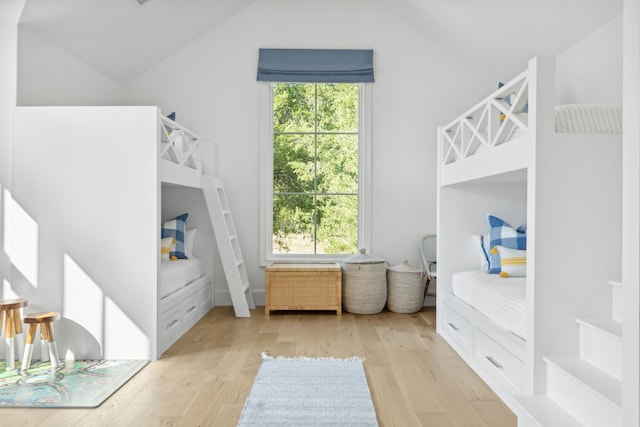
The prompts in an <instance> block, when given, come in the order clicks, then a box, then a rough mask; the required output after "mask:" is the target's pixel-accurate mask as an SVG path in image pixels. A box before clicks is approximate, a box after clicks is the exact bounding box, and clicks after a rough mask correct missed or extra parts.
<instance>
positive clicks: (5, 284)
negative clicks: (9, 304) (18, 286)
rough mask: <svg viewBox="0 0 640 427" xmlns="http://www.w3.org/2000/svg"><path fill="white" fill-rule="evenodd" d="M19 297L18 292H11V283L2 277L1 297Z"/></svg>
mask: <svg viewBox="0 0 640 427" xmlns="http://www.w3.org/2000/svg"><path fill="white" fill-rule="evenodd" d="M13 298H20V297H19V296H18V294H16V293H15V292H13V289H12V288H11V283H9V281H8V280H7V279H6V278H3V279H2V299H13Z"/></svg>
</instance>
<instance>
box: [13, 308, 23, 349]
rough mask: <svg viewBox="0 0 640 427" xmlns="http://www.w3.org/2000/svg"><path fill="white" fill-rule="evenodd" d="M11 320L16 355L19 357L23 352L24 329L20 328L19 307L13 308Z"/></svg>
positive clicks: (20, 314) (20, 315)
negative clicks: (13, 328) (14, 330)
mask: <svg viewBox="0 0 640 427" xmlns="http://www.w3.org/2000/svg"><path fill="white" fill-rule="evenodd" d="M13 321H14V324H15V329H16V334H15V339H16V349H17V352H16V355H17V357H18V358H20V357H21V356H22V354H23V352H24V331H23V330H22V313H21V312H20V309H19V308H16V309H14V310H13ZM18 360H20V359H18Z"/></svg>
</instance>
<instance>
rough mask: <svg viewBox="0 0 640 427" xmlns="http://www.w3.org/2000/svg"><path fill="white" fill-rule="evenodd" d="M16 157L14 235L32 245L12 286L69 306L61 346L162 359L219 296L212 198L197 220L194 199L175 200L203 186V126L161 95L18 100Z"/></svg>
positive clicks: (41, 302)
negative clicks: (170, 109)
mask: <svg viewBox="0 0 640 427" xmlns="http://www.w3.org/2000/svg"><path fill="white" fill-rule="evenodd" d="M12 160H13V161H12V197H13V200H15V204H16V206H19V208H18V209H16V210H15V211H16V212H18V213H19V215H18V214H14V215H13V216H14V217H18V216H20V217H24V218H12V224H14V225H16V226H15V227H14V228H15V230H14V231H15V232H14V233H13V235H14V237H15V239H18V238H25V239H26V240H27V241H26V243H27V245H26V246H27V247H31V246H34V247H33V248H31V249H27V250H26V251H27V252H25V254H26V255H24V256H22V255H21V254H20V253H19V251H15V253H14V256H13V257H12V263H13V264H14V266H15V274H12V282H13V283H12V286H13V288H14V290H16V291H17V293H19V294H20V295H21V296H24V297H27V298H28V299H29V301H30V305H31V306H37V307H39V308H42V309H47V310H59V311H60V312H61V314H62V320H61V321H60V322H59V325H58V327H57V335H58V345H59V346H61V347H63V348H62V350H61V354H65V353H66V355H67V357H69V355H70V354H71V356H72V357H75V358H81V359H82V358H130V359H156V358H158V357H160V355H161V354H162V353H163V352H164V351H165V350H167V348H169V346H171V344H173V343H174V342H175V341H176V340H177V339H178V338H179V337H180V336H181V335H183V334H184V333H185V332H186V331H187V330H188V329H189V328H190V327H191V326H192V325H194V324H195V323H196V322H197V321H198V320H199V319H200V318H201V317H202V316H203V315H204V314H205V313H206V312H207V311H208V310H209V309H210V308H211V307H212V302H213V301H212V295H213V293H212V286H213V283H212V277H213V251H214V249H213V248H214V243H213V233H212V230H211V223H210V222H209V215H208V213H207V212H206V207H204V209H205V210H204V212H203V213H201V214H200V215H199V217H200V220H199V221H200V223H199V224H198V223H197V222H196V223H195V224H192V221H191V219H190V218H192V217H193V213H194V212H193V211H194V210H197V209H198V207H197V206H193V205H185V206H176V203H175V202H174V203H168V200H167V194H170V193H171V192H172V191H174V192H175V191H182V190H180V189H184V191H190V190H189V189H201V188H202V186H203V184H202V182H203V179H202V177H203V175H202V168H201V163H200V159H199V138H198V136H197V135H196V134H194V133H193V132H191V131H189V130H187V129H185V128H184V127H183V126H181V125H179V124H178V123H176V122H174V121H173V120H170V119H169V118H167V117H165V116H164V115H163V114H161V112H160V110H159V108H157V107H20V108H17V109H16V112H15V124H14V138H13V145H12ZM199 192H200V194H202V191H199ZM200 197H201V198H202V195H201V196H200ZM167 206H171V209H172V210H173V211H170V209H169V208H167ZM202 206H205V205H204V199H203V202H202ZM202 206H201V207H200V209H202ZM163 208H164V209H163ZM163 210H164V212H163ZM187 213H189V214H191V217H189V215H182V216H180V215H179V214H187ZM176 217H178V219H177V220H176V219H175V218H176ZM202 218H204V220H203V219H202ZM185 220H186V221H185ZM176 223H177V224H176ZM176 226H177V227H184V229H182V230H180V231H179V232H178V233H177V234H178V235H177V240H176V239H174V237H172V238H170V239H163V238H162V237H165V236H169V235H171V236H176V234H175V233H174V234H161V233H170V231H169V229H172V228H175V227H176ZM198 226H200V231H198V233H197V234H196V233H195V227H198ZM207 227H208V228H207ZM203 228H204V229H203ZM163 229H164V230H163ZM180 237H185V238H186V242H182V243H181V242H180ZM198 239H201V240H200V241H199V242H197V240H198ZM163 243H166V244H163ZM183 244H185V245H186V246H183ZM163 246H166V247H167V250H169V251H171V253H170V254H168V253H165V254H164V255H163V254H162V253H161V252H162V247H163ZM194 247H195V249H194ZM198 248H201V249H202V251H201V253H202V254H204V257H203V256H199V255H198ZM185 251H186V254H185V253H184V252H185ZM176 255H177V256H176ZM185 255H186V256H185ZM21 258H25V259H28V258H33V259H32V261H33V262H34V263H35V268H34V273H33V274H27V273H25V271H29V269H28V268H27V269H23V268H22V264H23V263H22V262H21ZM163 258H164V259H163ZM171 258H174V260H171ZM176 258H177V259H176ZM181 258H188V259H181ZM27 264H28V263H27ZM27 264H25V265H27Z"/></svg>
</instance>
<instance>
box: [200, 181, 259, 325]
mask: <svg viewBox="0 0 640 427" xmlns="http://www.w3.org/2000/svg"><path fill="white" fill-rule="evenodd" d="M202 191H203V193H204V199H205V201H206V203H207V208H208V209H209V216H210V217H211V224H212V225H213V232H214V234H215V236H216V242H217V244H218V252H219V253H220V259H221V260H222V266H223V268H224V274H225V276H226V277H227V283H228V286H229V294H231V301H232V302H233V310H234V311H235V313H236V317H251V313H250V312H249V309H254V308H256V305H255V303H254V302H253V294H252V292H251V285H250V284H249V277H248V276H247V268H246V266H245V263H244V260H243V258H242V252H241V251H240V243H239V242H238V235H237V234H236V229H235V227H234V225H233V218H232V217H231V210H230V209H229V202H228V201H227V195H226V193H225V190H224V186H223V185H222V181H220V180H219V179H217V178H213V177H211V176H207V175H202Z"/></svg>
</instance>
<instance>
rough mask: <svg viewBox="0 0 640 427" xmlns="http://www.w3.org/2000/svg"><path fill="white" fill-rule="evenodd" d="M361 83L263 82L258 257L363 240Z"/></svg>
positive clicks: (339, 248) (295, 254)
mask: <svg viewBox="0 0 640 427" xmlns="http://www.w3.org/2000/svg"><path fill="white" fill-rule="evenodd" d="M368 86H369V85H368V84H352V83H338V84H333V83H264V92H263V97H264V98H265V99H264V100H263V102H264V105H263V111H264V116H263V118H262V119H263V120H262V122H263V126H262V132H261V133H262V135H261V138H262V139H263V144H262V149H263V153H262V154H263V174H262V177H263V181H264V185H263V195H262V197H263V203H262V205H263V210H262V216H263V218H262V225H263V227H262V228H263V231H262V235H263V242H262V245H261V246H262V248H263V257H262V258H263V261H274V260H296V259H299V260H305V259H310V260H311V259H314V260H317V259H327V260H337V259H340V258H341V257H343V256H344V255H346V254H352V253H356V252H357V249H358V248H359V247H363V246H366V244H367V242H368V234H369V233H368V231H367V223H368V219H367V217H368V215H367V212H368V209H367V207H366V206H367V202H368V199H369V198H368V195H367V185H366V183H367V179H366V172H367V171H368V170H369V168H368V149H367V146H368V144H367V142H366V140H367V138H366V137H367V136H368V132H366V129H367V128H366V126H365V125H366V124H367V123H368V120H367V115H366V114H365V113H366V111H365V110H367V109H366V102H365V101H366V99H367V98H368V97H367V93H368Z"/></svg>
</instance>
